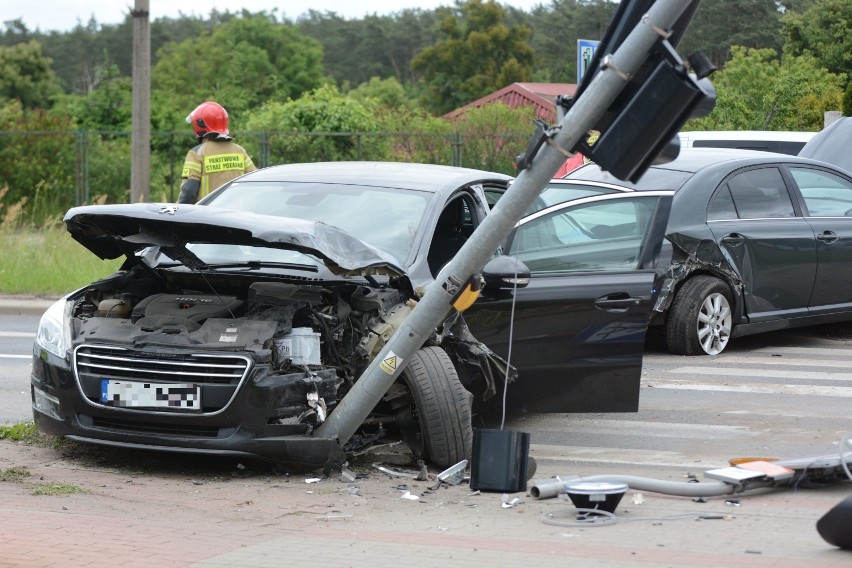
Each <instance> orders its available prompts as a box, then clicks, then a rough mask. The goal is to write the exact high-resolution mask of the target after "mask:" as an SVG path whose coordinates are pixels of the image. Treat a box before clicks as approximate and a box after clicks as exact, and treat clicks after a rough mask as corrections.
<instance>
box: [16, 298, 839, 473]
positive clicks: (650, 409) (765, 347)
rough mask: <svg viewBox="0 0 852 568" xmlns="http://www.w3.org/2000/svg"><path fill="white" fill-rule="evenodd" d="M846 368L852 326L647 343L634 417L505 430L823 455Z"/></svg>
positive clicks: (617, 447) (20, 395)
mask: <svg viewBox="0 0 852 568" xmlns="http://www.w3.org/2000/svg"><path fill="white" fill-rule="evenodd" d="M38 318H39V316H38V315H37V314H36V313H34V312H33V313H19V314H8V313H4V314H3V315H2V317H0V422H3V423H15V422H18V421H20V420H26V419H29V418H30V417H31V410H30V398H29V370H30V357H31V355H30V354H31V352H32V341H33V339H34V337H35V330H36V327H37V325H38ZM850 368H852V324H840V325H834V326H819V327H813V328H805V329H800V330H792V331H786V332H776V333H770V334H763V335H758V336H753V337H748V338H742V339H740V340H735V341H733V342H732V343H731V345H730V346H729V348H728V349H727V350H726V351H725V352H724V353H723V354H722V355H720V356H717V357H681V356H675V355H670V354H668V353H666V352H665V351H664V350H663V349H662V348H661V346H660V345H658V344H657V343H656V342H655V341H654V340H650V341H649V345H648V348H647V349H646V354H645V360H644V365H643V379H642V390H641V395H640V411H639V412H638V413H618V414H572V415H566V414H550V415H545V414H543V415H527V416H521V417H514V418H510V419H509V420H508V422H507V424H506V427H507V428H509V429H514V430H520V431H525V432H529V433H530V438H531V443H532V444H533V445H535V446H536V453H537V460H539V461H542V460H556V462H557V463H558V461H559V460H561V459H564V457H565V456H567V455H570V456H571V458H572V460H577V459H581V460H582V459H588V461H589V462H590V463H596V462H598V461H599V460H605V461H606V462H607V463H624V465H625V468H627V469H629V467H630V466H631V464H637V465H639V464H643V463H653V464H658V465H659V464H669V465H672V466H685V465H689V464H692V465H693V466H694V465H697V464H703V465H712V466H721V465H725V464H726V463H727V460H728V459H730V458H732V457H738V456H755V455H759V456H766V455H769V456H775V457H797V456H802V455H814V454H815V455H820V454H824V453H826V452H828V451H834V449H836V448H837V444H838V442H839V440H840V439H841V438H842V437H843V435H845V434H847V433H849V432H850V431H852V418H850V408H852V371H849V369H850ZM510 392H511V391H510ZM479 426H486V427H494V424H479ZM498 426H499V425H498ZM578 456H580V457H579V458H578ZM582 456H586V458H583V457H582Z"/></svg>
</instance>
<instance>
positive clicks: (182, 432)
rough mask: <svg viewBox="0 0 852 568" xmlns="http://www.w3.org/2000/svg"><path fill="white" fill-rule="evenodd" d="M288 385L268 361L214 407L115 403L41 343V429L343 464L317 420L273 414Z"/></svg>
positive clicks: (292, 466)
mask: <svg viewBox="0 0 852 568" xmlns="http://www.w3.org/2000/svg"><path fill="white" fill-rule="evenodd" d="M278 379H281V380H278ZM286 382H287V381H286V377H273V376H266V375H265V373H264V369H263V366H257V367H256V368H254V370H253V372H251V373H249V374H248V375H247V376H246V378H245V379H244V381H243V383H242V384H241V386H240V388H237V389H235V392H234V394H233V396H232V397H230V398H229V399H228V402H227V404H226V405H224V406H223V407H222V408H221V409H218V410H214V411H212V412H211V411H206V410H197V411H183V410H181V411H171V410H162V411H151V410H150V409H146V410H140V409H134V408H126V407H124V408H122V407H114V406H108V405H106V404H103V403H101V402H100V401H99V399H98V395H97V394H96V393H91V392H85V391H86V387H85V386H81V385H82V383H81V382H79V381H78V378H77V377H75V374H74V371H73V369H72V366H71V365H70V364H69V363H68V361H66V360H64V359H61V358H59V357H56V356H55V355H53V354H50V353H47V352H46V351H44V350H40V349H38V348H36V350H35V353H34V357H33V370H32V374H31V394H32V401H33V416H34V420H35V423H36V425H37V426H38V428H39V429H40V430H41V431H43V432H45V433H47V434H51V435H55V436H62V437H66V438H68V439H71V440H77V441H81V442H86V443H93V444H99V445H105V446H113V447H124V448H136V449H148V450H159V451H171V452H180V453H195V454H209V455H220V456H233V457H244V458H257V459H261V460H264V461H271V462H275V463H277V464H281V465H282V466H283V467H285V468H287V469H288V470H291V471H294V472H295V471H310V470H314V469H318V468H323V467H339V465H340V464H342V463H343V462H345V460H346V455H345V452H344V451H343V449H342V447H341V446H340V444H339V443H338V442H337V440H334V439H329V438H321V437H316V436H312V435H311V434H312V430H313V428H312V426H311V424H309V423H306V422H299V421H298V420H297V419H296V418H290V419H286V420H277V419H275V418H274V417H275V416H276V415H277V414H280V411H281V405H282V404H286V400H287V396H291V395H286V396H285V395H284V394H283V393H285V392H289V391H291V390H292V389H291V388H290V386H292V385H288V384H285V383H286ZM211 392H215V391H211ZM202 396H204V394H203V393H202ZM208 410H209V409H208Z"/></svg>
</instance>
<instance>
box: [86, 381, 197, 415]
mask: <svg viewBox="0 0 852 568" xmlns="http://www.w3.org/2000/svg"><path fill="white" fill-rule="evenodd" d="M101 402H102V403H104V404H106V405H108V406H118V407H122V408H172V409H176V410H200V409H201V387H200V386H199V385H192V384H185V383H141V382H134V381H113V380H110V379H101Z"/></svg>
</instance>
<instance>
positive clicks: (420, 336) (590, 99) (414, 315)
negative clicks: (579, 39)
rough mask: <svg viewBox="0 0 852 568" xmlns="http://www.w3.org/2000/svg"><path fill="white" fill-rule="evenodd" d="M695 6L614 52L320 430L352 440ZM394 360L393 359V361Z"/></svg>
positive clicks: (664, 5) (651, 15) (666, 2)
mask: <svg viewBox="0 0 852 568" xmlns="http://www.w3.org/2000/svg"><path fill="white" fill-rule="evenodd" d="M689 5H690V2H689V1H687V0H657V1H656V2H654V3H653V5H652V6H651V7H650V9H649V10H648V12H647V14H646V16H645V17H644V18H642V20H641V22H640V23H639V24H638V25H636V27H635V28H634V29H633V31H632V32H631V33H630V35H629V36H628V37H627V38H626V39H625V41H624V43H623V44H622V45H621V46H620V47H619V48H618V50H617V51H616V52H615V53H614V54H612V55H611V56H609V57H607V60H606V66H605V68H604V70H602V71H601V72H600V73H598V74H597V75H596V76H595V77H594V79H592V82H591V84H590V86H589V88H588V90H587V91H586V93H584V94H583V95H581V96H580V97H579V98H578V99H577V101H576V103H575V104H574V105H573V106H572V107H571V109H570V110H569V111H568V112H567V113H566V115H565V116H564V117H563V119H562V121H561V123H560V125H559V127H558V128H557V129H555V130H554V133H553V135H552V137H550V138H549V139H548V142H547V143H546V144H541V146H540V147H539V148H537V149H536V152H535V156H534V158H533V159H532V160H530V165H529V166H528V167H527V168H526V169H524V170H523V171H521V173H520V175H519V176H518V177H517V179H516V180H515V182H514V183H513V184H512V185H511V186H510V187H509V189H508V190H507V191H506V193H505V194H504V195H503V197H501V198H500V200H499V201H498V202H497V204H496V205H495V206H494V209H493V210H492V211H491V213H490V214H489V215H488V216H487V217H486V218H485V219H484V220H483V222H482V223H481V224H480V225H479V227H477V229H476V231H474V233H473V235H471V237H470V238H469V239H468V240H467V242H465V244H464V245H463V246H462V248H461V249H460V250H459V252H458V254H456V256H455V257H454V258H453V259H452V260H451V261H450V262H449V263H448V264H447V265H446V266H445V267H444V268H443V269H442V270H441V272H440V273H439V274H438V276H437V277H436V278H435V281H434V282H432V283H431V284H430V285H429V286H428V287H427V288H426V292H425V294H424V295H423V297H422V299H421V300H420V301H419V302H418V303H417V306H416V307H415V308H414V310H412V312H411V314H410V315H409V316H408V317H407V318H406V319H405V321H404V322H403V324H402V325H401V326H400V327H399V328H398V329H397V331H396V332H395V333H394V335H393V336H392V337H391V338H390V340H389V341H388V342H387V343H386V344H385V346H384V348H382V350H381V351H380V352H379V354H378V355H377V356H376V357H375V359H373V361H372V362H371V363H370V365H369V366H368V367H367V369H366V370H365V371H364V372H363V373H362V375H361V376H360V377H359V379H358V381H357V382H356V383H355V384H354V385H353V387H352V389H351V390H350V391H349V392H348V393H347V394H346V396H345V397H343V399H342V400H341V401H340V402H339V403H338V404H337V407H336V408H335V409H334V410H333V411H332V412H331V413H330V414H329V416H328V418H327V419H326V420H325V422H323V423H322V424H320V426H319V427H318V428H317V429H316V430H314V433H313V436H314V437H320V438H333V439H336V440H337V441H338V443H340V444H341V445H342V444H345V443H346V442H347V441H348V440H349V439H350V437H351V436H352V435H353V434H354V433H355V431H356V430H357V429H358V427H360V425H361V424H362V423H363V421H364V420H365V419H366V418H367V416H368V415H369V413H370V412H372V410H373V408H374V407H375V405H376V404H377V403H378V402H379V401H380V400H381V398H382V396H384V394H385V393H386V392H387V390H388V389H389V388H390V386H391V385H392V384H393V382H394V380H395V379H396V378H397V377H398V376H399V374H400V373H401V372H402V370H403V368H404V365H405V364H407V362H408V360H409V359H410V357H411V356H412V355H414V353H415V352H416V351H417V350H418V349H420V348H421V347H422V346H423V343H424V342H425V341H426V339H427V338H428V337H429V335H430V334H431V333H432V331H434V329H435V328H436V327H437V326H438V325H439V324H440V323H441V322H442V321H443V320H444V319H445V318H446V317H447V315H448V314H449V313H450V311H451V310H452V309H453V305H452V304H453V299H454V296H455V294H456V293H457V291H458V290H459V289H460V286H463V284H464V283H466V282H468V281H469V279H470V278H471V276H472V275H474V274H477V273H478V272H479V271H480V270H481V269H482V267H483V266H484V265H485V263H486V262H487V261H488V259H489V258H490V257H491V255H492V254H493V253H494V251H495V250H496V249H497V248H498V247H499V246H500V243H501V242H502V241H503V239H504V238H505V236H506V235H507V234H508V233H509V231H510V230H511V229H512V227H514V225H515V223H517V222H518V220H519V219H520V218H521V217H522V216H523V213H524V211H525V210H526V209H527V208H528V207H529V205H530V204H532V203H533V201H534V200H535V198H536V197H537V196H538V195H539V193H541V191H542V189H544V187H545V186H546V185H547V183H548V182H549V181H550V179H551V177H552V176H553V175H554V174H555V173H556V171H557V170H558V169H559V167H560V166H561V165H562V164H563V162H565V158H566V154H565V153H563V152H565V151H566V149H570V148H573V147H574V146H575V145H576V144H577V143H578V141H579V140H580V139H581V137H582V136H583V135H584V134H586V133H587V132H588V131H589V130H591V129H592V128H593V127H594V126H595V123H596V121H597V120H598V119H599V118H600V117H601V116H602V115H603V114H604V112H605V111H606V109H607V108H608V107H609V106H610V104H611V103H612V102H613V101H614V100H615V99H616V97H617V96H618V95H619V93H620V92H621V91H622V90H623V89H624V87H625V85H626V84H627V82H628V81H629V80H630V77H631V75H632V74H633V73H635V72H636V71H637V70H638V69H639V68H640V66H641V65H642V63H643V62H644V61H645V60H646V59H647V58H648V56H649V54H650V52H651V50H652V48H653V47H654V45H655V44H656V43H657V42H658V41H659V40H660V39H661V37H667V32H666V31H665V30H668V29H669V28H670V27H671V26H673V25H674V24H675V22H676V21H677V19H678V18H679V17H680V15H681V14H682V13H683V12H684V10H685V9H686V8H687V7H688V6H689ZM388 362H393V364H389V363H388Z"/></svg>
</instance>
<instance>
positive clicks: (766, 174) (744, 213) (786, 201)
mask: <svg viewBox="0 0 852 568" xmlns="http://www.w3.org/2000/svg"><path fill="white" fill-rule="evenodd" d="M728 187H729V188H730V189H731V197H733V199H734V205H735V206H736V208H737V214H738V216H739V218H740V219H756V218H763V217H793V216H794V215H795V212H794V211H793V202H792V201H791V200H790V194H789V193H788V192H787V186H786V185H784V178H782V177H781V172H780V171H779V170H778V169H777V168H760V169H756V170H748V171H746V172H743V173H741V174H738V175H736V176H734V177H732V178H731V179H730V180H728Z"/></svg>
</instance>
